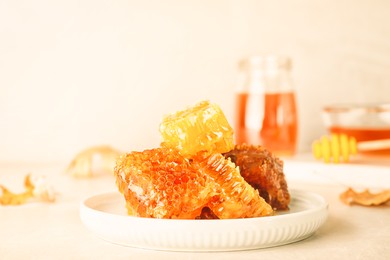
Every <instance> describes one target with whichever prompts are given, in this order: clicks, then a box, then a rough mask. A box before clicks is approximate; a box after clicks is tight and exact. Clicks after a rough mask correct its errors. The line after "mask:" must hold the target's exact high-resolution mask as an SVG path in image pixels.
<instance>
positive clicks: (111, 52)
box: [0, 0, 390, 162]
mask: <svg viewBox="0 0 390 260" xmlns="http://www.w3.org/2000/svg"><path fill="white" fill-rule="evenodd" d="M389 14H390V1H386V0H357V1H354V0H343V1H336V0H334V1H325V0H323V1H320V0H319V1H312V0H291V1H265V0H259V1H254V0H253V1H249V0H244V1H238V0H237V1H235V0H231V1H223V0H215V1H195V0H188V1H179V0H168V1H129V0H127V1H125V0H119V1H103V0H94V1H93V0H85V1H78V0H67V1H50V0H35V1H13V0H1V1H0V161H32V162H40V161H62V160H68V159H70V158H72V157H73V156H74V155H75V153H77V152H78V151H80V150H82V149H84V148H86V147H88V146H92V145H99V144H110V145H112V146H114V147H117V148H120V149H123V150H139V149H146V148H151V147H154V146H157V145H158V144H159V142H160V136H159V133H158V125H159V123H160V121H161V118H162V116H163V115H164V114H166V113H170V112H174V111H176V110H178V109H182V108H184V107H185V106H187V105H191V104H193V103H195V102H198V101H200V100H202V99H209V100H211V101H213V102H216V103H218V104H219V105H220V106H221V107H222V109H223V110H224V111H225V113H226V116H227V117H228V119H229V121H230V122H231V123H233V120H234V118H233V111H234V110H233V109H234V103H233V100H234V87H235V80H236V77H237V67H236V63H237V61H238V59H240V58H241V57H244V56H247V55H251V54H262V53H276V54H286V55H289V56H291V57H292V58H293V60H294V69H293V76H294V80H295V85H296V90H297V96H298V102H299V113H300V122H299V128H300V132H299V151H300V152H305V151H308V150H309V149H310V143H311V142H312V140H313V139H315V138H317V137H319V136H320V135H321V134H323V133H325V129H324V127H323V126H322V122H321V116H320V110H321V107H322V106H323V105H324V104H327V103H333V102H353V101H357V102H378V101H389V100H390V15H389Z"/></svg>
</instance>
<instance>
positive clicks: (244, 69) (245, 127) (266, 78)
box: [235, 56, 298, 156]
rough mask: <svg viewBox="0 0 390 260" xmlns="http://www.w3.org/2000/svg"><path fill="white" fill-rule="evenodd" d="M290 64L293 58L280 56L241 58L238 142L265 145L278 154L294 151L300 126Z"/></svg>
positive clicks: (237, 94)
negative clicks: (298, 124)
mask: <svg viewBox="0 0 390 260" xmlns="http://www.w3.org/2000/svg"><path fill="white" fill-rule="evenodd" d="M290 68H291V61H290V59H289V58H286V57H278V56H253V57H250V58H248V59H245V60H242V61H241V62H240V64H239V69H240V70H239V72H240V75H239V82H238V84H237V87H238V88H237V92H236V121H235V139H236V143H237V144H242V143H247V144H253V145H263V146H264V147H266V148H267V149H269V150H270V151H272V152H273V153H274V154H276V155H279V156H291V155H293V154H295V152H296V146H297V134H298V126H297V109H296V97H295V92H294V88H293V84H292V79H291V76H290Z"/></svg>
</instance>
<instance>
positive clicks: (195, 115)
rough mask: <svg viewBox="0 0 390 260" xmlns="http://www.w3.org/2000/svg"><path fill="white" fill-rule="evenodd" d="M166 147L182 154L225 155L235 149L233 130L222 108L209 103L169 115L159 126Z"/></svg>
mask: <svg viewBox="0 0 390 260" xmlns="http://www.w3.org/2000/svg"><path fill="white" fill-rule="evenodd" d="M160 133H161V136H162V139H163V141H162V142H163V145H164V146H167V147H174V148H176V149H178V150H180V152H181V153H182V154H183V155H186V156H191V155H195V154H196V153H198V152H200V151H207V152H208V153H209V154H211V153H224V152H228V151H230V150H232V149H233V147H234V144H233V129H232V127H231V126H230V125H229V123H228V121H227V119H226V117H225V115H224V113H223V112H222V110H221V108H220V107H219V106H218V105H216V104H211V103H210V102H209V101H202V102H199V103H198V104H196V105H194V106H192V107H189V108H187V109H186V110H182V111H178V112H176V113H174V114H171V115H168V116H166V117H165V118H164V119H163V121H162V123H161V124H160Z"/></svg>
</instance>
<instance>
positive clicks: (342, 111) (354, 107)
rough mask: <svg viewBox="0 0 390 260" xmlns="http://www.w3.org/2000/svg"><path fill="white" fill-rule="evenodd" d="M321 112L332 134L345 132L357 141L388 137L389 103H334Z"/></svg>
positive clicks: (389, 132) (389, 127) (389, 133)
mask: <svg viewBox="0 0 390 260" xmlns="http://www.w3.org/2000/svg"><path fill="white" fill-rule="evenodd" d="M322 112H323V113H322V115H323V122H324V125H325V127H326V128H327V129H328V131H329V132H330V133H332V134H347V135H348V136H353V137H355V138H356V140H357V141H358V142H359V141H369V140H378V139H387V138H390V103H380V104H335V105H328V106H325V107H324V108H323V111H322Z"/></svg>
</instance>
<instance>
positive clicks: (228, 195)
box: [114, 147, 272, 219]
mask: <svg viewBox="0 0 390 260" xmlns="http://www.w3.org/2000/svg"><path fill="white" fill-rule="evenodd" d="M114 172H115V175H116V179H117V185H118V188H119V191H120V192H121V193H123V194H124V197H125V200H126V206H127V208H128V213H129V214H130V215H133V216H139V217H152V218H180V219H197V218H214V217H215V218H245V217H259V216H265V215H270V214H272V208H271V207H270V206H269V205H268V204H267V203H266V202H265V201H264V200H263V199H262V198H261V197H260V196H259V194H258V192H257V191H256V190H254V189H253V188H252V187H251V186H250V185H249V184H248V183H247V182H245V180H244V179H243V178H242V177H241V175H240V173H239V170H238V168H236V167H235V165H234V164H233V163H232V162H231V161H230V159H225V158H224V157H223V155H221V154H213V155H211V156H208V155H207V153H201V154H199V155H197V156H195V157H193V158H191V159H188V158H186V157H184V156H182V155H181V154H180V152H179V151H178V150H177V149H175V148H167V147H160V148H155V149H151V150H145V151H143V152H132V153H128V154H126V155H123V156H121V157H120V158H119V159H118V161H117V165H116V167H115V171H114ZM206 207H208V208H209V210H208V209H207V208H206Z"/></svg>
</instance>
